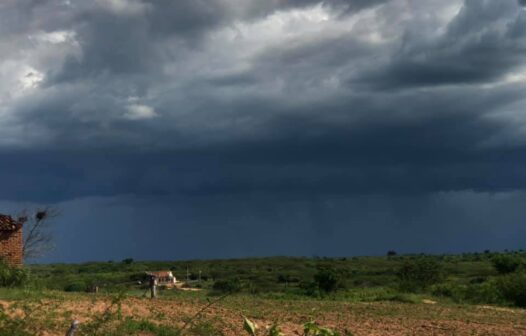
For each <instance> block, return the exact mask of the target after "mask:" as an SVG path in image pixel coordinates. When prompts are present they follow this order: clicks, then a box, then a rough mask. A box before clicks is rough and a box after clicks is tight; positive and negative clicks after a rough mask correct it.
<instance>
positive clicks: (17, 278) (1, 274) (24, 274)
mask: <svg viewBox="0 0 526 336" xmlns="http://www.w3.org/2000/svg"><path fill="white" fill-rule="evenodd" d="M28 279H29V273H28V271H27V270H25V269H23V268H18V267H10V266H9V265H7V264H5V263H4V262H0V287H16V286H20V285H23V284H24V283H25V282H27V280H28Z"/></svg>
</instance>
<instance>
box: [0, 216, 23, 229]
mask: <svg viewBox="0 0 526 336" xmlns="http://www.w3.org/2000/svg"><path fill="white" fill-rule="evenodd" d="M21 226H22V223H21V222H18V221H16V220H14V219H13V218H12V217H11V216H8V215H2V214H0V231H14V230H17V229H19V228H20V227H21Z"/></svg>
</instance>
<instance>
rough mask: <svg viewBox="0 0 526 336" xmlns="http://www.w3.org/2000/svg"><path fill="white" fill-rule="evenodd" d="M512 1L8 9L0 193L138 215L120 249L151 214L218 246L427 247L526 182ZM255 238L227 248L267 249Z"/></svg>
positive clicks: (125, 218) (523, 77)
mask: <svg viewBox="0 0 526 336" xmlns="http://www.w3.org/2000/svg"><path fill="white" fill-rule="evenodd" d="M521 4H523V2H521V1H519V2H517V1H514V0H509V1H498V2H496V1H482V0H466V1H460V0H458V1H457V0H437V1H432V0H429V1H418V2H406V1H396V0H393V1H362V0H356V1H343V0H333V1H323V2H320V1H315V0H306V1H291V0H281V1H236V0H227V1H225V0H221V1H220V0H217V1H215V0H214V1H201V0H188V1H139V0H112V1H93V2H85V1H46V2H41V1H8V2H3V3H2V4H1V5H0V9H1V10H0V30H1V32H2V35H1V37H0V52H2V54H3V55H4V57H3V60H2V61H0V74H2V81H0V102H1V103H2V104H1V105H0V185H2V186H3V188H0V199H4V200H10V201H12V202H24V201H35V202H42V203H46V202H56V203H57V204H60V205H62V206H64V207H66V211H65V212H66V213H69V214H73V213H75V212H77V213H79V214H81V217H79V219H78V220H79V221H80V222H82V223H85V222H89V221H91V220H92V219H90V217H89V216H90V213H93V212H96V211H99V210H100V211H101V213H103V214H104V215H102V214H101V215H100V216H99V215H97V216H99V217H100V220H99V221H100V225H101V226H108V225H110V224H111V225H113V223H114V225H115V226H114V227H113V226H112V228H113V229H114V232H115V234H117V232H118V231H119V230H126V228H125V227H126V225H128V224H129V223H131V224H129V225H130V227H129V228H132V229H133V230H132V231H133V232H134V233H133V232H132V233H133V234H130V237H128V238H129V239H128V238H127V239H128V240H127V241H126V244H124V243H123V244H124V245H126V249H124V250H123V251H124V252H122V253H123V254H122V257H124V256H126V255H125V253H129V251H133V246H134V244H135V240H140V239H141V237H140V234H139V231H140V228H139V227H138V226H137V228H136V227H135V224H134V223H135V222H134V221H136V222H137V223H138V222H141V223H143V222H144V221H145V220H146V217H147V216H148V215H147V213H154V214H155V215H153V217H155V220H154V221H153V222H154V224H151V225H166V227H169V229H170V230H172V231H170V230H169V231H170V232H174V233H175V231H178V232H184V234H183V236H185V235H187V236H190V235H191V230H190V229H188V228H187V229H184V228H183V226H184V225H183V224H181V223H190V224H189V225H190V226H192V225H196V226H197V227H198V229H196V230H198V231H199V230H202V232H201V231H199V232H201V233H203V234H202V235H201V234H200V236H202V237H205V238H204V239H205V240H207V242H208V244H210V246H216V247H217V248H218V249H219V248H220V246H226V245H228V246H231V245H232V246H233V245H234V244H231V240H229V238H228V235H230V236H232V232H241V233H242V234H240V235H241V236H243V237H248V236H250V233H251V232H252V230H253V229H254V228H255V227H263V226H264V227H265V228H266V231H264V232H263V233H262V237H263V236H264V237H265V239H273V237H276V236H279V237H282V235H283V237H284V238H283V239H282V241H280V243H279V244H277V245H279V246H280V247H279V251H277V252H275V253H278V254H288V253H293V254H309V253H319V254H323V253H324V251H329V252H330V254H333V255H337V254H339V253H340V252H338V251H343V252H342V253H343V254H345V253H347V252H345V251H346V250H345V248H344V247H334V248H333V244H331V240H337V241H339V243H340V245H341V246H343V245H345V244H344V242H343V241H341V240H338V239H337V237H338V236H340V235H343V234H349V235H350V234H352V233H353V232H354V233H356V234H358V235H359V234H361V235H367V234H371V232H372V231H370V230H367V229H366V228H364V224H363V223H364V222H370V223H374V225H372V227H375V228H376V230H384V231H386V232H391V233H393V232H396V230H395V228H393V227H392V225H395V226H396V227H397V230H398V231H400V232H405V233H404V234H408V232H416V233H415V234H414V235H413V236H411V237H412V238H419V239H420V238H422V241H424V242H427V243H430V241H429V240H428V239H426V238H425V237H424V236H425V232H424V231H425V228H428V229H429V230H431V231H432V232H433V234H436V235H438V236H443V237H445V236H447V233H448V232H457V233H458V234H466V232H467V231H469V230H470V229H471V228H472V227H471V226H470V225H472V224H473V223H472V222H468V223H466V224H463V225H464V226H462V227H460V228H458V229H455V225H456V224H458V223H459V222H458V221H460V220H466V218H475V217H476V218H481V217H477V216H478V215H477V216H472V215H470V214H464V213H462V211H461V210H459V209H458V208H457V207H455V206H453V205H452V204H454V202H455V201H459V202H460V203H461V204H465V205H466V207H467V208H468V209H471V210H469V211H475V210H474V209H476V208H477V204H480V205H483V206H487V205H488V204H490V203H491V202H493V201H495V199H496V198H498V197H497V196H495V198H493V196H491V197H490V196H487V194H488V193H489V194H491V195H493V194H494V195H508V196H509V195H512V196H510V197H511V198H513V199H514V200H518V199H523V195H522V192H523V191H524V190H525V189H526V174H525V173H524V172H525V171H526V159H525V158H526V155H525V154H526V137H525V133H524V129H525V126H524V125H526V119H525V118H524V113H523V111H524V109H525V108H526V101H525V100H524V90H525V89H526V72H525V68H526V61H525V59H526V57H525V56H526V37H525V36H526V12H525V11H524V10H523V9H521V8H520V5H521ZM512 191H513V192H517V193H519V194H513V192H512ZM510 193H511V194H510ZM459 195H460V196H459ZM466 195H467V196H466ZM513 195H515V196H513ZM517 195H519V196H517ZM503 197H504V196H503ZM107 200H112V201H107ZM422 200H423V201H422ZM433 202H436V203H437V204H439V205H433V204H434V203H433ZM519 203H520V202H519V201H516V202H515V201H514V202H513V204H512V205H510V206H509V208H508V207H507V206H500V205H499V206H495V207H493V208H492V209H495V211H496V212H499V211H500V212H504V211H510V213H512V214H513V215H510V216H509V217H506V218H507V220H508V222H507V224H506V225H507V228H509V230H510V232H511V231H513V230H515V228H516V225H517V223H518V220H517V218H519V217H520V215H521V214H522V213H523V212H521V211H520V210H519V208H518V207H517V204H519ZM9 204H10V205H9V206H10V208H12V207H13V205H12V204H11V203H9ZM17 204H18V203H17ZM331 204H332V205H331ZM142 207H144V209H145V210H144V213H142V212H140V211H138V210H137V209H138V208H142ZM92 208H93V209H98V210H92ZM242 209H243V210H242ZM360 209H362V210H363V209H365V210H363V211H361V212H360V211H359V210H360ZM419 209H425V210H421V211H420V210H419ZM510 209H511V210H510ZM0 210H1V209H0ZM288 210H290V213H289V212H288ZM426 211H427V212H426ZM201 212H202V213H203V214H201ZM355 212H356V215H355V216H354V217H352V216H350V214H351V213H355ZM443 212H447V213H446V214H443ZM164 216H174V218H178V220H179V222H177V225H176V224H173V223H175V222H176V220H174V221H171V220H169V221H165V222H169V223H165V224H155V223H162V222H163V217H164ZM349 216H350V218H352V220H351V221H350V222H349V223H347V222H346V220H345V219H346V218H349ZM470 216H471V217H470ZM99 217H97V218H99ZM490 217H491V218H492V219H496V218H499V214H497V213H495V214H493V215H492V216H489V215H488V216H487V218H488V219H487V220H486V222H487V223H489V221H490V219H489V218H490ZM104 218H106V220H104ZM134 218H135V219H134ZM170 218H171V217H170ZM391 218H395V219H396V220H394V224H393V222H391ZM455 218H457V222H455ZM458 218H460V219H458ZM439 219H441V220H444V221H446V220H447V221H451V223H450V224H449V223H448V224H447V225H445V226H444V227H443V228H441V227H440V225H442V224H441V222H440V220H439ZM97 220H98V219H97ZM216 221H217V227H215V228H213V230H212V231H211V232H213V233H212V234H210V235H205V231H206V232H208V231H207V230H210V228H209V227H208V226H209V225H212V224H210V223H215V222H216ZM426 221H428V222H429V223H430V224H427V225H425V222H426ZM172 222H173V223H172ZM486 222H485V223H486ZM305 223H307V224H305ZM418 223H424V224H421V226H419V224H418ZM172 224H173V225H172ZM61 225H63V226H65V224H64V223H63V224H61ZM98 225H99V224H98ZM200 225H201V226H202V227H201V226H200ZM207 225H208V226H207ZM488 225H489V224H488ZM203 227H207V228H203ZM282 227H284V229H281V228H282ZM75 230H77V229H75ZM75 230H73V228H72V229H70V230H69V231H68V229H65V231H64V232H65V233H64V237H63V238H64V239H69V238H71V237H73V236H75V234H76V233H75V232H74V231H75ZM79 230H80V231H82V230H81V229H79ZM134 230H136V231H137V232H135V231H134ZM214 230H215V231H214ZM221 230H223V231H225V232H226V233H224V234H221ZM353 230H355V231H353ZM419 230H420V231H419ZM110 231H111V230H110ZM160 231H162V230H160ZM298 231H300V232H301V239H299V240H298V242H297V243H296V244H295V245H294V246H293V247H289V249H288V250H287V248H286V243H287V242H288V241H290V240H291V237H294V236H295V234H296V233H297V232H298ZM519 231H520V230H519ZM419 232H420V233H419ZM484 232H485V233H484V234H485V235H484V234H482V233H481V238H480V239H481V241H484V242H486V241H487V240H486V238H488V237H490V236H491V235H492V234H494V233H495V232H494V231H492V230H491V229H485V231H484ZM521 232H522V231H521ZM68 237H69V238H68ZM214 237H215V238H217V237H219V239H220V240H221V239H222V240H221V242H217V241H216V242H214V239H213V238H214ZM313 237H322V238H323V239H321V241H322V242H317V241H316V240H315V239H313ZM386 237H387V236H386ZM143 238H144V237H143ZM109 239H110V238H109ZM144 239H147V238H144ZM152 239H153V238H152ZM408 239H409V238H408ZM110 240H111V239H110ZM387 241H389V239H388V237H387V238H385V239H381V241H380V242H378V244H377V245H375V247H374V253H377V252H378V251H380V250H382V249H383V248H384V246H386V244H387ZM449 241H450V244H451V245H448V247H446V248H449V247H451V248H452V249H455V248H457V247H458V246H459V245H458V244H460V243H461V242H460V240H459V241H455V239H450V240H449ZM150 243H151V242H150ZM181 244H182V242H181ZM408 244H409V242H408ZM455 244H457V245H455ZM514 244H515V242H514ZM124 245H123V246H124ZM167 245H168V244H167ZM250 245H251V244H247V245H246V246H243V247H241V248H240V250H236V249H234V248H232V250H228V251H226V250H225V253H224V256H233V255H241V254H242V251H241V250H243V251H249V252H246V253H248V254H250V255H258V254H259V255H260V254H264V253H267V252H265V246H266V245H265V243H264V241H263V240H258V241H257V242H255V243H254V244H253V245H254V247H253V249H252V247H251V246H250ZM497 245H498V244H497ZM61 246H63V248H64V249H67V248H71V247H66V245H65V244H62V245H61ZM104 246H106V247H105V248H107V249H109V251H110V250H111V249H112V244H111V243H110V242H109V241H108V242H106V245H104ZM338 246H339V245H338ZM407 246H409V245H407ZM422 246H425V245H424V243H422V245H418V244H413V245H411V246H410V247H411V249H416V250H419V249H422V248H421V247H422ZM479 247H480V246H478V245H477V246H475V245H473V248H479ZM470 248H471V247H470ZM408 249H409V247H408ZM438 249H439V247H437V250H438ZM64 251H65V250H62V252H61V253H63V252H64ZM127 251H128V252H127ZM309 251H310V252H309ZM360 251H363V252H360ZM367 251H368V250H367V246H362V245H360V247H359V248H358V247H357V250H355V251H354V253H368V252H367ZM369 251H372V250H369ZM106 252H107V253H106ZM106 252H104V253H103V252H101V253H102V254H101V256H103V255H106V254H109V253H110V252H108V251H106ZM329 252H327V253H329ZM382 252H383V250H382ZM86 253H87V252H86ZM203 253H204V254H207V253H208V252H206V251H205V252H203ZM119 257H121V255H120V254H119ZM57 258H58V257H57ZM79 258H80V257H79ZM82 258H84V257H82ZM86 258H88V257H86ZM96 258H98V257H96ZM58 259H60V258H58Z"/></svg>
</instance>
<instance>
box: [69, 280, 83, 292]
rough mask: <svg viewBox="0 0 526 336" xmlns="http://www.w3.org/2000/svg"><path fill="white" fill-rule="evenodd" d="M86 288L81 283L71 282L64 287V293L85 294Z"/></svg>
mask: <svg viewBox="0 0 526 336" xmlns="http://www.w3.org/2000/svg"><path fill="white" fill-rule="evenodd" d="M87 288H88V286H87V285H86V283H85V282H83V281H75V282H72V283H70V284H68V285H66V287H64V291H65V292H85V291H86V289H87Z"/></svg>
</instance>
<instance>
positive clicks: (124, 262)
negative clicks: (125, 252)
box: [122, 258, 134, 265]
mask: <svg viewBox="0 0 526 336" xmlns="http://www.w3.org/2000/svg"><path fill="white" fill-rule="evenodd" d="M133 261H134V260H133V258H126V259H123V260H122V263H123V264H125V265H131V264H133Z"/></svg>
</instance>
